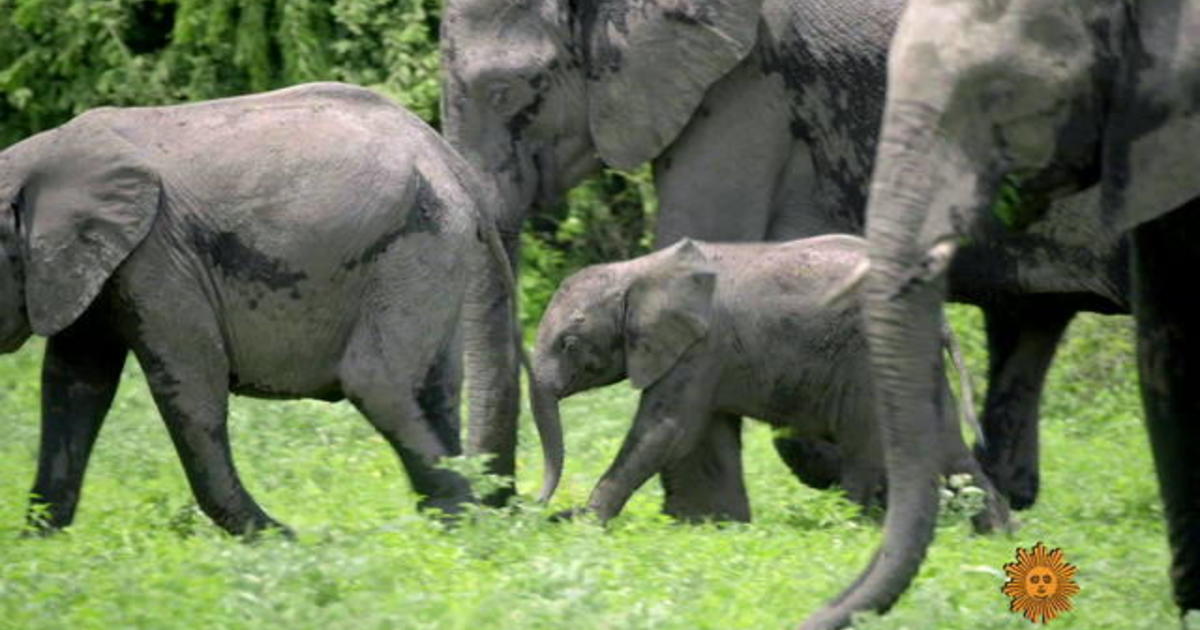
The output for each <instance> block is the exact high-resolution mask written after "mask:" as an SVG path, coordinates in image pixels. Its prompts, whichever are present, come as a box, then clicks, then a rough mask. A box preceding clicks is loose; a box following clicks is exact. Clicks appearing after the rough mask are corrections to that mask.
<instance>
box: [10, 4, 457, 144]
mask: <svg viewBox="0 0 1200 630" xmlns="http://www.w3.org/2000/svg"><path fill="white" fill-rule="evenodd" d="M440 6H441V5H440V3H439V2H437V0H0V16H6V17H4V18H0V95H3V98H0V119H2V120H3V121H4V124H3V125H2V126H0V145H7V144H10V143H12V142H15V141H16V140H18V139H20V138H23V137H25V136H28V135H30V134H32V133H35V132H37V131H41V130H43V129H46V128H48V127H52V126H55V125H58V124H61V123H62V122H64V121H66V120H67V119H69V118H71V117H72V116H74V115H76V114H79V113H80V112H83V111H84V110H87V109H90V108H92V107H97V106H101V105H160V104H167V103H175V102H180V101H196V100H203V99H210V98H216V97H220V96H229V95H233V94H244V93H247V92H259V91H263V90H269V89H272V88H278V87H282V86H286V85H292V84H295V83H302V82H306V81H319V80H337V81H347V82H350V83H356V84H360V85H364V86H367V87H371V88H374V89H377V90H379V91H381V92H383V93H386V94H388V95H390V96H392V97H393V98H396V99H397V100H399V101H400V102H402V103H404V104H405V105H406V106H408V107H409V108H411V109H412V110H413V111H415V112H416V113H417V114H419V115H420V116H422V117H423V118H425V120H427V121H430V122H431V123H434V124H436V123H437V111H438V107H437V101H438V54H437V31H438V24H439V15H440Z"/></svg>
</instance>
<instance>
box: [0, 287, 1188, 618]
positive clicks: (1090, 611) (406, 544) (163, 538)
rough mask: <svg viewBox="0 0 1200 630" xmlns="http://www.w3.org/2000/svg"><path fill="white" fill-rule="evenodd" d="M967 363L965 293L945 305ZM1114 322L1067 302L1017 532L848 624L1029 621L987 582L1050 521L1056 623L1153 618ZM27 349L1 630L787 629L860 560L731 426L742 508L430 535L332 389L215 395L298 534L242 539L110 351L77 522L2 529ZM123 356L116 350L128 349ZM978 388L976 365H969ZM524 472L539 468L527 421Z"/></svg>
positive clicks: (25, 469)
mask: <svg viewBox="0 0 1200 630" xmlns="http://www.w3.org/2000/svg"><path fill="white" fill-rule="evenodd" d="M953 319H954V321H955V323H956V325H957V326H958V328H959V330H960V333H961V334H962V336H963V338H964V344H965V345H966V346H967V350H968V352H969V358H970V360H971V364H972V366H973V367H974V371H975V374H976V376H977V379H976V380H977V381H981V380H982V379H981V378H979V377H981V376H982V374H983V369H984V368H983V365H984V364H983V359H984V357H983V355H982V353H981V352H980V350H979V348H980V345H981V337H980V334H979V333H978V325H979V322H978V320H977V316H976V314H975V313H974V312H973V311H971V310H969V309H966V308H958V309H956V310H955V311H954V317H953ZM1129 332H1130V324H1129V321H1128V319H1125V318H1102V317H1096V316H1090V317H1083V318H1080V319H1078V320H1077V321H1076V322H1075V323H1074V325H1073V327H1072V329H1071V332H1070V342H1069V344H1067V345H1066V346H1065V347H1063V348H1062V349H1061V350H1060V354H1059V360H1058V361H1057V364H1056V366H1055V368H1054V371H1053V373H1052V375H1051V379H1050V385H1049V388H1048V389H1049V393H1048V395H1047V397H1046V400H1045V403H1044V405H1043V411H1044V420H1045V421H1044V423H1043V444H1044V447H1043V448H1044V451H1043V460H1042V461H1043V466H1044V469H1043V470H1044V473H1043V493H1042V497H1041V501H1040V502H1039V504H1038V506H1037V507H1036V508H1035V509H1033V510H1032V511H1029V512H1025V513H1023V514H1021V516H1020V518H1021V520H1022V522H1023V526H1022V527H1021V529H1020V530H1019V531H1018V532H1017V533H1016V534H1014V535H1012V536H1011V537H1010V536H1004V535H998V536H991V537H976V536H973V535H971V534H970V532H969V529H968V527H967V526H966V524H965V523H962V522H958V523H950V524H947V525H945V526H943V527H940V528H939V531H938V535H937V541H936V543H935V545H934V547H933V548H932V550H931V552H930V556H929V560H928V561H927V562H926V564H925V566H924V568H923V570H922V572H921V575H920V578H919V580H918V582H917V585H916V586H915V587H914V588H913V589H911V590H910V591H909V593H908V594H907V595H906V596H905V597H904V598H903V599H902V600H901V601H900V603H899V604H898V605H897V607H896V608H895V610H894V611H893V612H892V613H891V614H890V615H888V616H885V617H881V618H871V619H865V620H863V621H862V622H860V623H859V624H858V627H859V628H912V629H924V628H971V629H984V628H1025V627H1028V623H1029V622H1027V621H1025V620H1023V619H1021V618H1019V617H1017V616H1016V615H1014V614H1012V613H1010V612H1009V611H1008V600H1007V598H1006V597H1005V596H1004V595H1003V594H1001V592H1000V586H1001V584H1002V583H1003V581H1004V578H1003V572H1002V570H1001V566H1002V565H1003V564H1004V563H1005V562H1009V561H1011V560H1012V559H1013V551H1014V547H1016V546H1018V545H1020V546H1025V547H1028V546H1032V545H1033V544H1034V543H1035V542H1037V541H1039V540H1041V541H1045V543H1046V544H1047V546H1050V547H1062V548H1063V549H1064V551H1065V553H1066V558H1067V560H1068V561H1069V562H1072V563H1074V564H1076V565H1077V566H1078V567H1079V573H1078V576H1077V580H1078V582H1079V584H1080V586H1081V587H1082V591H1081V592H1080V594H1079V595H1078V596H1077V597H1076V598H1075V610H1074V611H1072V612H1070V613H1067V614H1066V615H1065V616H1063V617H1060V618H1059V619H1057V620H1055V621H1053V622H1052V626H1053V627H1056V628H1062V629H1066V628H1088V629H1095V628H1164V627H1169V626H1170V625H1171V624H1173V623H1174V612H1173V609H1172V606H1171V603H1170V598H1169V587H1168V582H1167V573H1166V567H1167V554H1166V544H1165V540H1164V534H1163V527H1162V525H1161V508H1160V506H1159V501H1158V497H1157V492H1156V487H1155V484H1154V481H1153V476H1152V469H1151V462H1150V458H1149V455H1148V450H1147V447H1146V438H1145V435H1144V432H1143V431H1142V427H1141V420H1140V413H1139V407H1138V403H1137V396H1136V386H1135V383H1134V378H1133V371H1132V361H1131V349H1130V341H1129ZM40 351H41V344H33V343H31V344H30V345H29V346H28V347H27V348H25V349H24V350H23V351H21V352H20V353H18V354H16V355H13V356H10V357H5V358H4V359H3V360H0V405H2V406H3V408H4V409H5V414H4V415H3V417H2V419H0V436H3V437H2V439H0V628H116V627H142V628H175V627H178V628H200V627H219V628H255V629H257V628H273V627H288V628H308V627H312V628H355V629H356V630H365V629H367V628H381V629H382V628H397V627H399V628H439V629H440V628H463V629H467V628H469V629H471V630H483V629H486V628H612V629H621V630H626V629H635V628H681V629H682V628H688V629H692V628H714V629H715V628H721V629H724V628H784V627H787V626H788V624H789V623H794V622H797V621H799V620H801V619H802V618H803V617H804V616H805V614H806V613H807V612H809V611H812V610H813V609H815V608H816V607H817V606H818V605H819V604H820V603H821V602H823V601H824V600H826V599H827V598H829V597H832V596H833V595H834V594H835V593H836V592H837V590H838V589H839V588H840V587H841V586H842V585H843V584H844V583H846V582H847V581H848V580H849V579H850V578H851V577H852V576H853V575H855V574H856V573H857V571H858V570H859V569H860V568H861V567H862V566H863V564H864V562H865V561H866V559H867V558H868V556H869V554H870V552H871V551H872V549H873V548H874V547H875V545H876V543H877V541H878V538H879V531H878V527H877V526H876V525H875V524H873V523H872V522H871V521H869V520H864V519H861V518H859V517H857V516H856V511H855V509H854V507H853V506H850V505H849V504H847V503H846V502H844V501H843V500H842V499H841V498H840V497H839V496H837V494H836V493H832V492H817V491H812V490H809V489H807V488H804V487H801V486H800V485H799V484H798V483H797V482H795V481H794V480H793V479H792V478H791V477H790V476H789V475H788V473H787V472H786V470H785V469H784V467H783V466H782V464H780V463H779V461H778V460H777V458H776V457H775V456H774V453H773V451H772V450H771V447H770V435H769V432H768V431H767V430H766V429H765V428H764V427H762V426H757V425H755V426H751V427H750V428H749V429H748V431H747V434H746V460H747V468H748V485H749V487H750V494H751V498H752V501H753V507H754V511H755V522H754V523H753V524H752V525H748V526H725V527H717V526H681V525H675V524H672V523H670V522H668V521H667V520H665V519H663V518H662V517H661V516H659V515H658V514H657V507H658V502H659V498H660V492H659V490H658V487H657V483H656V482H652V483H651V484H648V485H647V487H646V488H644V489H643V490H642V491H641V492H639V493H638V495H637V496H636V497H635V499H634V501H633V502H632V503H631V504H630V506H629V508H628V509H627V510H626V512H625V514H623V515H622V516H621V517H620V518H618V519H617V520H616V521H614V522H613V523H612V524H611V525H610V526H609V527H608V528H600V527H598V526H595V525H593V524H588V523H569V524H550V523H547V522H545V520H544V517H543V514H541V513H539V512H538V511H537V510H534V509H530V510H527V511H525V512H523V513H521V514H517V515H503V514H498V513H492V512H480V513H478V514H476V515H474V516H473V517H472V518H471V519H470V520H469V521H468V522H466V523H464V524H463V525H462V526H460V527H458V528H456V529H453V530H446V529H444V528H443V527H441V526H440V525H438V524H436V523H434V522H431V521H430V520H428V519H425V518H422V517H420V516H418V515H417V514H415V513H414V510H413V507H412V506H413V502H414V497H413V496H412V494H411V493H410V492H409V490H408V487H407V481H406V479H405V478H404V477H403V475H402V473H401V471H400V468H399V466H398V465H397V462H396V461H395V458H394V456H393V455H392V453H391V452H390V451H389V449H388V448H387V446H386V445H385V444H384V443H383V442H382V441H381V440H380V439H379V438H378V437H376V436H375V435H374V433H373V432H372V430H371V429H370V427H369V426H368V425H367V424H366V422H365V421H363V420H362V419H361V418H360V417H358V416H357V415H356V414H355V413H354V411H353V410H352V409H351V408H350V407H349V406H348V405H346V404H336V405H328V404H324V403H317V402H264V401H256V400H248V399H236V400H235V401H234V404H233V411H232V419H231V425H232V433H233V443H234V450H235V455H236V457H237V460H238V463H239V466H240V469H241V472H242V476H243V479H244V480H245V481H246V483H247V485H248V486H249V488H250V489H251V491H252V492H253V493H254V495H255V496H256V497H257V498H258V499H259V501H260V502H261V503H262V504H263V505H264V506H265V507H266V509H267V510H268V511H269V512H271V513H272V514H273V515H274V516H276V517H277V518H279V519H281V520H283V521H284V522H286V523H288V524H290V525H292V526H293V527H294V528H295V529H296V530H297V531H298V533H299V541H298V542H294V543H293V542H286V541H282V540H273V539H268V540H264V541H261V542H258V543H256V544H244V543H241V542H239V541H237V540H234V539H231V538H229V537H227V536H224V535H222V534H220V533H219V532H218V531H217V530H216V529H215V528H214V527H213V526H212V525H211V524H210V523H209V522H208V521H207V519H206V518H205V517H204V516H203V515H202V514H200V513H199V512H198V511H197V510H196V508H195V507H194V506H193V501H192V497H191V494H190V492H189V491H188V489H187V486H186V483H185V481H184V478H183V474H182V471H181V469H180V467H179V463H178V460H177V459H176V457H175V454H174V452H173V450H172V449H171V446H170V443H169V441H168V439H167V436H166V432H165V430H164V429H163V427H162V424H161V422H160V421H159V420H158V416H157V413H156V411H155V409H154V407H153V405H152V403H151V402H150V398H149V396H148V394H147V392H146V389H145V386H144V384H143V382H142V379H141V376H140V374H139V373H138V371H137V370H136V369H134V368H133V367H131V368H130V369H129V370H128V373H127V374H126V375H125V381H124V382H123V386H122V389H121V393H120V395H119V398H118V401H117V403H116V405H115V407H114V410H113V413H112V414H111V415H110V418H109V420H108V423H107V426H106V427H105V429H104V431H103V433H102V434H101V437H100V440H99V443H98V444H97V448H96V453H95V455H94V457H93V459H92V463H91V467H90V470H89V472H88V478H87V482H86V484H85V487H84V496H83V500H82V503H81V506H80V510H79V514H78V517H77V519H76V523H75V526H74V527H73V528H72V529H71V530H70V531H69V533H66V534H64V535H59V536H56V537H53V538H50V539H44V540H42V539H18V534H19V531H20V528H21V524H22V522H23V512H24V509H25V502H26V493H27V492H28V488H29V486H30V483H31V482H32V479H33V471H34V462H35V457H36V449H37V435H38V414H37V395H38V394H37V387H38V386H37V373H38V366H39V364H40V359H39V356H40ZM131 364H132V362H131ZM979 386H980V388H982V383H981V382H980V384H979ZM634 403H635V396H634V392H633V391H632V390H631V389H630V388H629V387H628V385H618V386H615V387H612V388H610V389H608V390H606V391H601V392H596V393H593V394H591V395H583V396H579V397H577V398H576V399H573V400H571V401H568V404H567V405H566V406H565V407H564V420H565V422H566V423H567V447H568V449H569V453H568V461H567V471H566V476H565V479H564V485H563V488H562V490H561V491H560V493H559V495H558V497H557V498H556V500H555V505H554V506H552V507H553V508H555V509H557V508H562V507H568V506H572V505H576V504H579V503H581V502H582V501H583V500H584V499H585V497H586V494H587V491H588V490H589V488H590V485H591V484H592V483H593V482H594V481H595V479H596V478H597V477H598V476H599V474H600V473H601V472H602V471H603V469H604V467H605V466H606V465H607V463H608V461H610V459H611V457H612V456H613V454H614V453H615V452H616V449H617V446H618V444H619V440H620V437H621V436H622V434H623V433H624V431H625V429H626V428H627V426H628V422H629V418H630V416H631V414H632V412H633V408H634ZM523 431H524V433H523V435H525V436H527V439H526V440H525V443H524V444H522V451H521V463H522V469H521V475H520V485H521V487H522V489H523V490H524V491H526V492H527V493H528V492H532V491H533V489H534V486H535V485H536V484H537V481H538V479H539V478H540V465H539V463H538V461H537V446H536V443H535V441H534V440H533V438H532V437H531V436H532V435H533V431H532V428H531V427H530V426H529V424H528V423H526V425H525V428H524V429H523Z"/></svg>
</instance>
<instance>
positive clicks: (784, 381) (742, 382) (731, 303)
mask: <svg viewBox="0 0 1200 630" xmlns="http://www.w3.org/2000/svg"><path fill="white" fill-rule="evenodd" d="M865 259H866V241H864V240H862V239H860V238H857V237H853V236H844V235H830V236H822V237H817V238H810V239H805V240H798V241H791V242H788V243H782V244H765V243H755V244H715V243H698V242H693V241H688V240H684V241H681V242H680V243H678V244H676V245H674V246H672V247H670V248H667V249H665V250H662V251H659V252H656V253H653V254H650V255H647V256H643V257H641V258H636V259H633V260H629V261H625V262H618V263H612V264H605V265H595V266H592V267H588V268H586V269H583V270H582V271H580V272H578V273H576V274H575V275H573V276H571V277H570V278H568V279H567V280H566V281H565V282H564V283H563V284H562V286H561V287H560V288H559V290H558V292H557V293H555V295H554V298H553V299H552V300H551V302H550V305H549V307H548V308H547V310H546V314H545V316H544V317H543V319H542V322H541V325H540V327H539V329H538V338H537V352H536V355H535V359H534V372H535V374H536V375H537V376H538V378H537V380H538V382H539V383H541V384H542V386H544V387H545V388H547V389H548V390H549V393H550V394H551V395H554V396H557V397H558V398H560V399H561V398H563V397H566V396H570V395H571V394H574V393H576V392H580V391H583V390H587V389H592V388H595V387H600V386H603V385H608V384H610V383H615V382H617V381H620V380H621V379H624V378H626V377H628V378H629V380H630V382H631V383H632V384H633V386H634V387H636V388H637V389H639V390H641V392H642V395H641V401H640V403H639V405H638V410H637V415H636V417H635V419H634V422H633V426H632V427H631V428H630V430H629V433H628V434H627V435H626V437H625V441H624V444H623V445H622V446H621V449H620V452H619V453H618V454H617V457H616V460H615V461H614V462H613V463H612V465H611V466H610V467H609V469H608V471H607V472H605V473H604V476H603V477H602V478H601V480H600V482H599V483H598V484H596V487H595V489H594V490H593V491H592V494H591V497H590V499H589V500H588V505H587V507H588V509H589V510H590V511H592V512H594V513H595V514H597V515H598V516H599V517H600V518H601V519H603V520H606V519H609V518H611V517H613V516H615V515H616V514H617V513H619V512H620V510H621V508H622V507H623V506H624V504H625V502H626V501H627V500H628V499H629V496H630V495H631V494H632V493H633V491H634V490H636V489H637V488H638V487H639V486H641V484H642V483H644V482H645V481H646V480H647V479H648V478H649V477H650V476H651V475H654V474H655V473H659V474H661V478H662V484H663V487H664V489H665V492H666V504H665V506H664V511H665V512H667V513H668V514H671V515H673V516H675V517H678V518H683V519H701V518H717V519H733V520H739V521H748V520H749V519H750V506H749V502H748V500H747V497H746V489H745V486H744V483H743V480H742V463H741V438H740V431H741V418H742V416H749V417H752V418H758V419H760V420H763V421H766V422H768V423H770V424H771V425H772V426H775V427H779V428H781V429H786V431H785V432H786V433H787V434H789V435H790V436H791V437H792V438H793V440H792V442H793V443H794V444H796V445H808V447H809V448H805V449H803V450H804V451H806V452H808V453H809V454H811V455H812V456H813V457H814V458H815V459H817V460H818V461H815V462H813V463H812V464H806V463H805V462H797V463H796V464H797V466H796V467H798V468H800V469H801V470H800V471H798V472H800V473H801V474H800V476H801V477H802V478H806V477H807V478H810V479H819V478H822V477H832V479H831V481H832V480H836V481H837V482H838V483H840V485H841V486H842V488H844V489H845V491H846V492H847V493H848V495H849V496H850V498H851V499H853V500H854V501H856V502H858V503H860V504H863V505H867V504H870V503H872V502H874V501H875V500H876V499H877V497H880V496H881V495H882V493H883V488H884V483H885V467H884V462H883V457H882V442H881V435H880V432H879V429H878V426H877V424H876V422H875V419H874V402H873V400H872V393H871V382H870V380H869V379H870V376H869V375H870V370H869V368H868V364H867V363H868V356H867V347H866V341H865V339H864V337H863V334H862V330H861V328H860V323H859V308H858V304H857V302H856V301H855V300H854V299H850V298H847V299H839V300H835V301H833V302H832V303H828V304H827V303H826V301H827V300H826V297H827V296H829V295H831V294H832V293H836V289H837V287H838V286H839V282H843V281H844V280H845V278H847V277H848V276H849V275H850V274H851V273H852V271H853V270H854V268H855V267H856V266H859V265H861V264H864V262H865ZM942 390H943V393H944V404H943V405H942V409H943V418H942V422H941V423H940V429H939V430H940V431H941V433H942V435H941V444H942V448H941V450H940V452H938V453H930V457H938V458H940V459H941V461H942V469H943V470H944V471H945V473H946V474H947V475H949V474H951V473H958V472H966V473H970V474H971V476H972V478H973V479H974V480H975V483H976V484H978V485H980V486H981V487H983V488H984V489H985V490H986V491H987V493H988V498H987V508H986V510H985V511H984V513H982V514H981V515H979V516H977V517H976V521H975V525H976V528H977V529H979V530H982V531H987V530H990V529H992V528H995V527H999V526H1005V525H1006V524H1007V518H1008V512H1007V508H1006V506H1005V505H1004V504H1003V502H1002V501H1001V500H1000V499H999V498H998V497H997V495H996V493H995V491H994V489H993V488H992V487H991V484H990V483H989V482H988V480H987V478H986V477H985V476H984V475H983V473H982V472H981V471H980V468H979V466H978V464H977V463H976V461H975V460H974V458H973V457H972V455H971V454H970V452H969V451H968V450H967V447H966V445H965V444H964V443H963V441H962V436H961V433H960V431H959V425H958V422H957V418H956V414H955V411H954V409H955V407H954V405H953V401H952V399H951V397H950V394H949V390H948V388H947V387H946V385H945V383H943V384H942ZM553 412H554V409H553V406H551V413H553ZM553 421H555V422H557V418H554V419H553ZM810 466H811V467H812V468H810ZM805 468H809V472H808V473H807V474H803V469H805ZM813 468H815V470H814V469H813ZM822 469H831V470H822Z"/></svg>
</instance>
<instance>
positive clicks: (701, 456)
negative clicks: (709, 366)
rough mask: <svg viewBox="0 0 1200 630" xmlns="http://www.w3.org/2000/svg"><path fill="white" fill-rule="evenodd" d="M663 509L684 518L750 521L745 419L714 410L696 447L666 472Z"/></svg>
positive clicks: (663, 484) (663, 472) (664, 474)
mask: <svg viewBox="0 0 1200 630" xmlns="http://www.w3.org/2000/svg"><path fill="white" fill-rule="evenodd" d="M660 478H661V480H662V486H663V494H664V495H665V499H664V502H663V512H664V513H666V514H669V515H670V516H672V517H674V518H677V519H679V520H682V521H704V520H719V521H724V520H731V521H741V522H744V523H748V522H750V500H749V498H748V497H747V495H746V484H745V481H744V479H743V474H742V419H741V417H739V416H736V415H733V414H727V413H714V414H712V417H711V418H710V419H709V421H708V428H707V430H706V431H705V432H704V435H703V436H702V437H701V438H700V440H699V442H698V443H697V444H696V447H695V448H693V449H692V450H691V452H689V453H688V454H687V455H684V456H683V457H681V458H679V459H678V460H677V461H675V462H674V463H672V464H669V465H667V467H666V468H665V469H664V470H663V471H662V474H661V475H660Z"/></svg>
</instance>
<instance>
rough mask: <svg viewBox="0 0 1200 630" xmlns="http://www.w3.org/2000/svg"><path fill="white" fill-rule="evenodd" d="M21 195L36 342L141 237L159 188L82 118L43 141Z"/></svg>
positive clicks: (79, 308) (115, 142) (70, 315)
mask: <svg viewBox="0 0 1200 630" xmlns="http://www.w3.org/2000/svg"><path fill="white" fill-rule="evenodd" d="M40 153H41V154H40V155H39V156H38V158H39V164H38V166H37V167H36V168H35V171H34V174H33V177H32V178H31V181H30V182H29V186H28V187H27V188H26V189H25V197H24V204H23V205H24V209H25V210H24V215H23V216H22V224H23V228H22V229H23V230H24V232H25V239H26V248H25V251H26V257H27V258H26V266H25V269H26V282H25V299H26V304H27V308H28V311H29V322H30V325H31V327H32V328H33V331H34V332H35V333H37V334H39V335H46V336H49V335H53V334H54V333H57V332H59V331H60V330H62V329H63V328H66V327H67V326H68V325H70V324H71V323H72V322H74V321H75V320H76V319H77V318H78V317H79V316H80V315H81V314H83V311H84V310H85V309H86V308H87V307H88V305H90V304H91V303H92V300H94V299H96V295H97V294H99V293H100V289H101V288H102V287H103V286H104V282H105V281H106V280H108V278H109V276H111V275H112V273H113V270H114V269H116V268H117V265H119V264H121V261H123V260H125V257H126V256H128V255H129V253H130V252H132V251H133V248H134V247H136V246H137V245H138V243H140V242H141V241H142V239H143V238H145V237H146V234H147V233H148V232H149V231H150V226H151V225H152V224H153V223H154V217H155V214H156V212H157V210H158V203H159V195H160V191H161V186H160V184H159V179H158V176H157V174H155V173H154V172H153V171H152V170H151V169H150V168H149V167H148V166H147V164H146V163H145V162H144V159H143V157H142V156H141V155H140V152H139V151H138V149H137V148H136V147H134V146H133V145H132V144H130V143H129V142H128V141H126V140H125V139H123V138H121V137H120V136H118V135H117V134H116V133H114V132H113V131H112V130H111V129H109V128H107V127H105V126H103V125H100V124H96V123H94V122H92V121H90V120H87V119H84V120H81V121H76V122H72V123H68V124H67V125H65V126H64V127H61V128H59V129H58V130H56V131H54V132H52V134H51V136H50V137H48V138H46V142H45V143H44V145H43V147H42V150H41V152H40Z"/></svg>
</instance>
